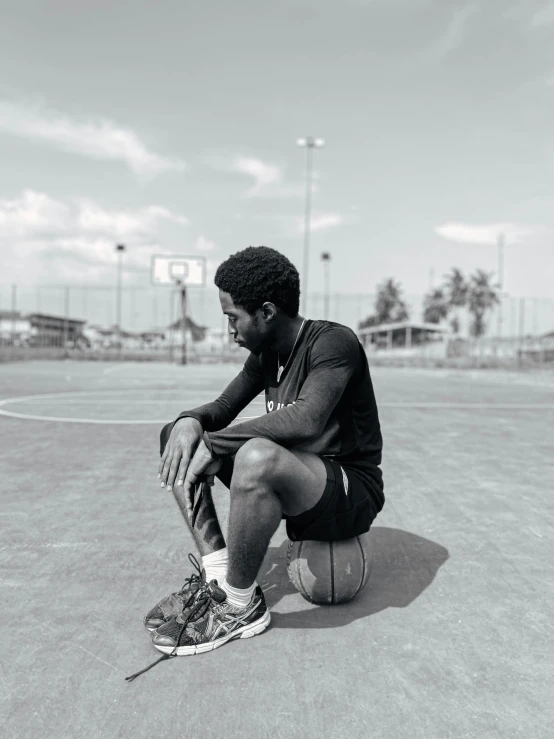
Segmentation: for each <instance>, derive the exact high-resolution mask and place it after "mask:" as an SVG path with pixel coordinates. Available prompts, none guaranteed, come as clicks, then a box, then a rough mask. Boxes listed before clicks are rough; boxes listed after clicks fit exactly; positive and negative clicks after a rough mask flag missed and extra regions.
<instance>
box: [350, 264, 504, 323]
mask: <svg viewBox="0 0 554 739" xmlns="http://www.w3.org/2000/svg"><path fill="white" fill-rule="evenodd" d="M492 278H493V273H489V272H485V271H484V270H482V269H478V270H476V271H475V272H474V273H473V274H472V275H470V276H469V277H468V278H466V277H465V275H464V274H463V272H462V270H461V269H458V268H457V267H453V268H452V269H451V271H450V272H449V273H448V274H446V275H444V278H443V283H442V285H440V286H439V287H435V288H431V289H430V290H429V291H428V292H427V293H426V295H425V297H424V299H423V321H424V322H425V323H440V322H441V321H445V320H447V319H449V321H448V322H449V325H450V328H451V329H452V332H453V333H455V334H457V333H459V331H460V311H461V309H462V308H467V310H468V313H469V314H470V316H471V321H470V326H469V330H470V334H471V335H472V336H475V337H478V336H482V335H483V334H484V333H485V329H486V321H487V315H488V314H489V313H490V311H492V309H493V308H494V306H495V305H496V304H497V303H499V302H500V289H499V286H498V285H496V284H493V282H492ZM409 318H410V309H409V307H408V306H407V305H406V303H405V301H404V299H403V298H402V287H401V285H400V283H399V282H396V281H395V280H394V278H393V277H389V278H387V279H386V280H384V282H382V283H381V284H380V285H378V286H377V295H376V298H375V306H374V313H373V314H372V315H369V316H367V318H364V319H363V320H362V321H360V323H359V324H358V327H359V328H367V327H370V326H380V325H381V324H385V323H397V322H400V321H407V320H409Z"/></svg>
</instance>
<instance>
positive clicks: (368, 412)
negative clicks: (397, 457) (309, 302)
mask: <svg viewBox="0 0 554 739" xmlns="http://www.w3.org/2000/svg"><path fill="white" fill-rule="evenodd" d="M262 390H263V391H264V392H265V404H266V414H265V415H263V416H260V417H259V418H255V419H251V420H247V421H244V422H242V423H238V424H234V425H232V426H230V425H229V424H230V423H231V421H233V420H234V419H235V418H236V417H237V416H238V414H239V413H240V412H241V411H242V410H243V408H245V407H246V406H247V405H248V404H249V403H250V402H251V401H252V400H253V399H254V398H255V397H256V396H257V395H259V394H260V393H261V392H262ZM184 417H192V418H196V419H198V421H200V423H201V424H202V428H203V429H204V432H205V433H204V440H205V441H206V444H207V445H208V447H209V448H210V449H211V450H212V453H213V455H214V457H218V458H219V457H226V456H229V455H233V454H236V452H237V451H238V450H239V449H240V447H241V446H242V445H243V444H244V443H245V442H247V441H248V440H249V439H253V438H264V439H270V440H271V441H274V442H275V443H277V444H279V445H281V446H283V447H285V448H286V449H299V450H303V451H308V452H313V453H314V454H318V455H320V456H325V457H329V458H330V459H333V460H335V461H336V462H338V463H339V464H340V465H344V466H346V467H348V468H349V469H353V470H354V471H355V472H356V473H357V474H358V475H360V476H361V477H362V478H366V477H369V478H370V480H368V483H370V484H371V482H372V483H373V484H372V487H374V485H375V482H377V483H378V485H379V487H380V488H381V489H382V488H383V482H382V479H383V478H382V473H381V469H380V468H379V467H378V465H380V464H381V452H382V448H383V440H382V436H381V428H380V424H379V416H378V412H377V404H376V402H375V394H374V392H373V384H372V382H371V376H370V373H369V367H368V363H367V357H366V353H365V351H364V349H363V347H362V345H361V344H360V342H359V341H358V338H357V336H356V334H355V333H354V332H353V331H352V330H351V329H350V328H348V327H347V326H343V325H341V324H339V323H332V322H330V321H311V320H308V321H306V323H305V325H304V329H303V331H302V333H301V334H300V337H299V338H298V341H297V344H296V347H295V348H294V351H293V353H292V354H291V356H290V357H289V361H288V364H287V366H286V369H285V370H284V372H283V374H282V377H281V380H280V382H279V383H278V382H277V353H276V352H274V351H272V350H267V351H264V352H262V353H261V354H259V355H254V354H250V356H249V357H248V359H247V360H246V362H245V364H244V367H243V369H242V370H241V372H240V373H239V374H238V375H237V377H236V378H235V379H234V380H232V382H231V383H230V384H229V385H228V386H227V387H226V388H225V390H224V391H223V393H222V394H221V395H220V396H219V398H217V400H214V401H213V402H211V403H207V404H206V405H202V406H200V407H198V408H194V409H193V410H189V411H183V413H181V414H180V415H179V418H184Z"/></svg>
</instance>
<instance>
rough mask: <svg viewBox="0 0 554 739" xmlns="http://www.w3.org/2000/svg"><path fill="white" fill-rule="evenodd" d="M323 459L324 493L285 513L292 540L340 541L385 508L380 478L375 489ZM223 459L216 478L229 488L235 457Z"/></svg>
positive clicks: (166, 428) (162, 442)
mask: <svg viewBox="0 0 554 739" xmlns="http://www.w3.org/2000/svg"><path fill="white" fill-rule="evenodd" d="M172 427H173V424H167V426H164V428H163V429H162V432H161V434H160V454H163V450H164V448H165V445H166V443H167V440H168V438H169V434H170V433H171V429H172ZM320 459H321V460H322V461H323V463H324V464H325V469H326V471H327V483H326V485H325V490H324V491H323V495H322V496H321V498H320V499H319V501H318V502H317V503H316V504H315V506H314V507H313V508H311V509H310V510H309V511H305V512H304V513H301V514H300V515H298V516H285V515H284V516H283V518H284V519H285V520H286V527H287V536H288V537H289V539H290V540H291V541H304V540H307V539H312V540H313V539H315V540H317V541H339V540H341V539H351V538H353V537H354V536H360V535H361V534H365V533H366V531H369V528H370V526H371V524H372V522H373V520H374V519H375V517H376V516H377V514H378V513H379V511H380V510H381V508H382V507H383V503H382V496H383V493H382V490H381V489H380V487H379V485H378V483H377V481H375V489H374V490H372V489H371V488H370V486H369V484H368V483H367V482H365V481H364V480H362V479H361V478H360V477H359V476H358V474H357V473H356V472H354V471H353V470H351V469H349V468H348V467H341V465H340V464H339V463H338V462H335V461H334V460H330V459H327V457H321V456H320ZM222 462H223V464H222V466H221V469H220V470H219V472H218V473H217V475H216V477H217V478H218V479H219V480H221V482H222V483H223V484H224V485H225V487H227V488H230V487H231V478H232V476H233V467H234V462H235V460H234V457H225V458H224V459H223V460H222ZM343 472H344V475H343ZM345 478H346V479H345ZM378 488H379V489H378Z"/></svg>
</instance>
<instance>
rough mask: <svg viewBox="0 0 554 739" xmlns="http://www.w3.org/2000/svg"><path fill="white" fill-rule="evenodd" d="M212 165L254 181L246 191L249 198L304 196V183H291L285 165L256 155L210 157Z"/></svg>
mask: <svg viewBox="0 0 554 739" xmlns="http://www.w3.org/2000/svg"><path fill="white" fill-rule="evenodd" d="M208 163H209V164H210V166H212V167H213V168H214V169H217V170H219V171H222V172H232V173H236V174H239V175H243V176H246V177H248V178H250V180H251V181H252V185H251V187H250V188H249V189H248V190H247V191H246V192H245V193H244V196H245V197H247V198H301V197H304V192H305V185H304V184H303V183H290V182H287V181H286V179H285V173H284V169H283V167H280V166H279V165H278V164H275V163H270V162H264V161H262V160H261V159H257V158H256V157H244V156H237V157H233V158H224V157H210V158H209V160H208ZM313 179H314V181H315V184H314V188H313V189H314V192H316V191H317V179H318V175H317V173H314V178H313Z"/></svg>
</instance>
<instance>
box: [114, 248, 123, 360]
mask: <svg viewBox="0 0 554 739" xmlns="http://www.w3.org/2000/svg"><path fill="white" fill-rule="evenodd" d="M115 250H116V252H117V295H116V319H115V322H116V324H117V354H118V357H119V358H121V349H122V346H121V282H122V261H123V260H122V257H123V252H124V251H125V245H124V244H117V246H116V247H115Z"/></svg>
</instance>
